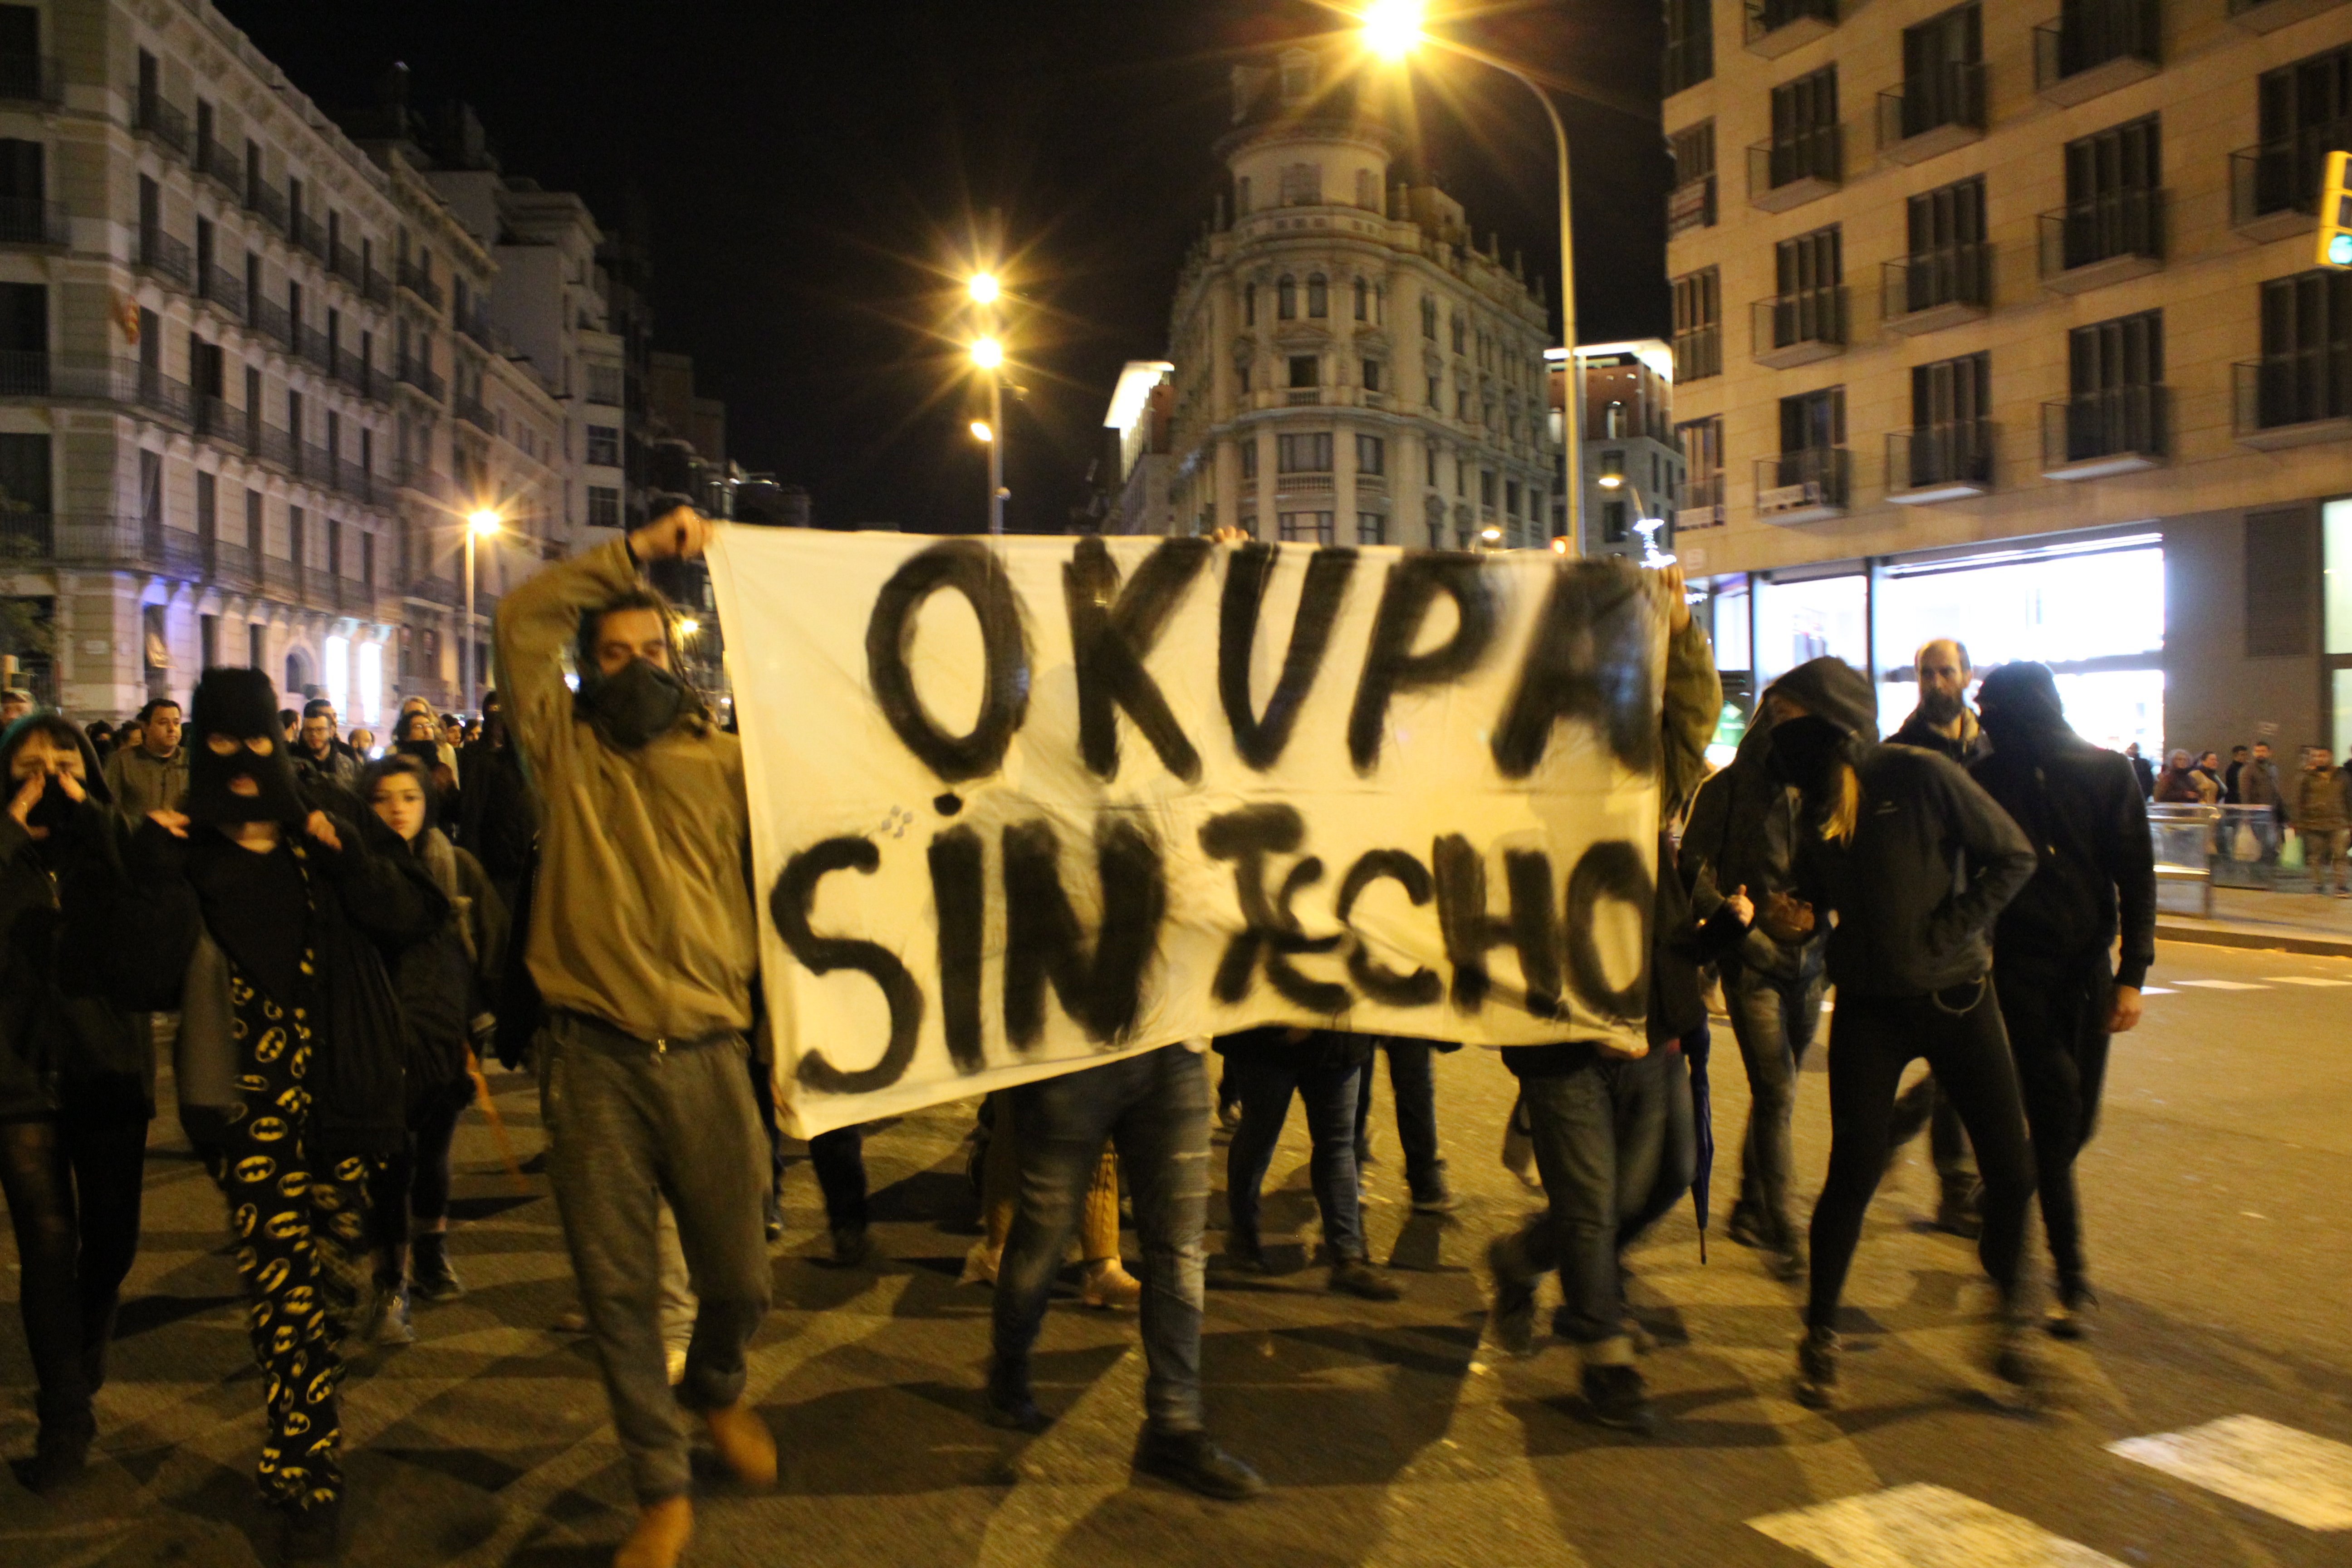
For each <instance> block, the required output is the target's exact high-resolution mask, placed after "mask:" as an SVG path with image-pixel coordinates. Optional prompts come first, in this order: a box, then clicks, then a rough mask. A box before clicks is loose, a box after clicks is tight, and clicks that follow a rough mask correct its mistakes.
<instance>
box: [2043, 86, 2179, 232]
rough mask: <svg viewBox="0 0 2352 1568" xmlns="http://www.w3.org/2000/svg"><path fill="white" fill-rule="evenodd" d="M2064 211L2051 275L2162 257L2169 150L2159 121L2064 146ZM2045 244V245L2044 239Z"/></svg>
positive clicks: (2146, 121) (2149, 120) (2121, 127)
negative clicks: (2166, 155) (2125, 260)
mask: <svg viewBox="0 0 2352 1568" xmlns="http://www.w3.org/2000/svg"><path fill="white" fill-rule="evenodd" d="M2065 170H2066V205H2065V206H2064V208H2063V209H2062V211H2061V212H2060V213H2059V214H2058V215H2056V216H2057V217H2058V218H2059V222H2058V224H2057V226H2056V227H2055V229H2054V230H2053V229H2052V228H2051V226H2049V225H2047V224H2045V225H2044V229H2045V234H2046V235H2047V236H2048V237H2054V238H2055V240H2056V242H2057V247H2058V255H2057V256H2056V257H2054V258H2050V259H2051V260H2054V261H2055V263H2056V265H2055V266H2049V265H2047V263H2045V270H2048V271H2062V270H2071V269H2072V268H2077V267H2088V266H2090V265H2092V264H2093V263H2094V262H2100V261H2110V260H2114V259H2116V258H2119V257H2126V256H2146V257H2160V256H2162V255H2163V254H2164V214H2163V201H2164V193H2163V191H2162V189H2161V188H2160V187H2161V186H2162V184H2163V173H2164V171H2163V144H2162V137H2161V135H2160V133H2159V127H2158V121H2157V117H2156V116H2155V115H2153V114H2151V115H2148V116H2147V117H2146V118H2144V119H2140V120H2135V121H2130V122H2129V123H2127V124H2124V125H2117V126H2113V127H2111V128H2109V129H2108V130H2105V131H2102V132H2098V133H2097V134H2096V135H2093V136H2084V137H2082V138H2080V139H2079V140H2077V141H2074V142H2067V143H2066V151H2065ZM2045 243H2047V240H2046V239H2045Z"/></svg>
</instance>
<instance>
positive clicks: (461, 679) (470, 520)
mask: <svg viewBox="0 0 2352 1568" xmlns="http://www.w3.org/2000/svg"><path fill="white" fill-rule="evenodd" d="M498 531H499V514H498V513H497V512H495V511H493V510H490V509H489V508H488V507H483V508H481V509H480V510H477V511H474V512H472V513H470V514H468V515H467V519H466V640H465V641H464V642H462V643H460V644H458V645H457V679H458V683H459V684H460V685H461V686H463V687H464V688H465V691H466V711H467V712H468V713H471V712H474V711H476V710H478V709H479V708H480V706H481V703H480V700H479V698H478V693H477V692H476V690H475V685H476V682H475V677H476V676H477V675H478V673H479V671H478V670H476V669H475V668H474V541H475V540H477V539H488V538H489V537H490V536H491V535H492V534H494V533H496V532H498Z"/></svg>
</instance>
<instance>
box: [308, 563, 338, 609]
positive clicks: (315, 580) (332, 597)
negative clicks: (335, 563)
mask: <svg viewBox="0 0 2352 1568" xmlns="http://www.w3.org/2000/svg"><path fill="white" fill-rule="evenodd" d="M302 597H303V598H304V599H306V600H308V601H309V602H310V607H311V608H313V609H318V610H331V609H334V608H336V607H337V606H338V605H341V603H342V579H341V576H340V575H339V574H336V573H333V572H330V571H329V570H327V568H325V567H324V566H306V567H304V568H303V569H302Z"/></svg>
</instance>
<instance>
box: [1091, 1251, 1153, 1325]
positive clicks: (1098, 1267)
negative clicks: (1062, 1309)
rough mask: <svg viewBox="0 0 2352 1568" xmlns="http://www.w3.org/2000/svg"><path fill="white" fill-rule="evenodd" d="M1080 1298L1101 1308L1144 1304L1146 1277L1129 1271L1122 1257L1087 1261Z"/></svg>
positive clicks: (1122, 1307) (1118, 1307)
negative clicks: (1144, 1279)
mask: <svg viewBox="0 0 2352 1568" xmlns="http://www.w3.org/2000/svg"><path fill="white" fill-rule="evenodd" d="M1078 1300H1080V1301H1083V1302H1084V1303H1086V1304H1087V1306H1089V1307H1092V1308H1094V1309H1095V1310H1097V1311H1101V1312H1116V1311H1120V1310H1131V1309H1133V1308H1136V1307H1139V1306H1141V1305H1142V1304H1143V1281H1142V1280H1140V1279H1137V1278H1136V1277H1135V1276H1134V1275H1132V1274H1129V1272H1128V1271H1127V1265H1126V1264H1125V1263H1123V1262H1121V1261H1120V1260H1119V1259H1118V1258H1102V1259H1100V1260H1098V1261H1097V1262H1094V1263H1089V1264H1087V1278H1086V1280H1085V1282H1084V1283H1083V1284H1081V1285H1080V1286H1079V1287H1078Z"/></svg>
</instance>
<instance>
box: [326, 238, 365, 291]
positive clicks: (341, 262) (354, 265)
mask: <svg viewBox="0 0 2352 1568" xmlns="http://www.w3.org/2000/svg"><path fill="white" fill-rule="evenodd" d="M327 265H328V268H329V270H331V271H332V272H333V273H334V275H335V276H336V277H338V278H340V279H342V280H343V281H344V282H346V283H349V284H350V285H351V286H352V288H354V289H356V288H358V287H360V285H361V283H362V280H363V279H365V278H366V276H367V274H366V273H365V272H364V271H363V270H362V268H361V267H360V253H359V252H358V251H356V250H353V249H352V247H350V246H348V245H340V244H339V245H337V246H335V247H333V253H332V255H331V257H330V258H329V260H328V263H327Z"/></svg>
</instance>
